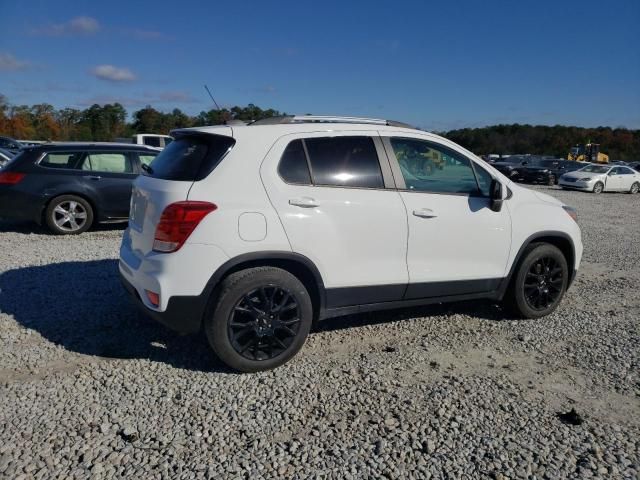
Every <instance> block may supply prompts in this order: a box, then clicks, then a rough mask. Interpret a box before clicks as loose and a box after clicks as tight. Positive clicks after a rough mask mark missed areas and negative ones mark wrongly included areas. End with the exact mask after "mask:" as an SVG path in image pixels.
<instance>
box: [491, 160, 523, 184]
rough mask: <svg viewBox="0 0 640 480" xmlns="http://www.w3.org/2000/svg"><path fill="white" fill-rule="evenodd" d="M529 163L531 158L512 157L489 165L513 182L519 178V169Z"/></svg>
mask: <svg viewBox="0 0 640 480" xmlns="http://www.w3.org/2000/svg"><path fill="white" fill-rule="evenodd" d="M530 161H531V158H530V157H528V156H520V155H512V156H510V157H507V158H502V159H500V161H498V162H493V163H491V166H492V167H493V168H495V169H496V170H498V171H499V172H500V173H501V174H503V175H504V176H505V177H507V178H509V179H511V180H513V181H514V182H515V181H517V179H518V178H520V176H521V173H520V169H521V168H522V167H524V166H525V165H526V164H527V163H528V162H530Z"/></svg>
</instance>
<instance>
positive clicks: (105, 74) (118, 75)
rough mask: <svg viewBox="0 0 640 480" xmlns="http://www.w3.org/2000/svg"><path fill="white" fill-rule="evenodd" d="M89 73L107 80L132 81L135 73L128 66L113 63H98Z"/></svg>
mask: <svg viewBox="0 0 640 480" xmlns="http://www.w3.org/2000/svg"><path fill="white" fill-rule="evenodd" d="M91 75H93V76H94V77H96V78H99V79H100V80H107V81H108V82H132V81H133V80H135V79H136V76H135V74H134V73H133V72H132V71H131V70H129V69H128V68H120V67H115V66H113V65H98V66H97V67H95V68H93V69H92V70H91Z"/></svg>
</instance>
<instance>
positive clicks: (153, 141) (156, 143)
mask: <svg viewBox="0 0 640 480" xmlns="http://www.w3.org/2000/svg"><path fill="white" fill-rule="evenodd" d="M116 142H119V143H135V144H138V145H147V146H148V147H154V148H157V149H160V150H162V149H163V148H164V147H166V146H167V145H169V144H170V143H171V142H173V137H170V136H169V135H157V134H155V133H138V134H137V135H133V136H132V137H131V138H116Z"/></svg>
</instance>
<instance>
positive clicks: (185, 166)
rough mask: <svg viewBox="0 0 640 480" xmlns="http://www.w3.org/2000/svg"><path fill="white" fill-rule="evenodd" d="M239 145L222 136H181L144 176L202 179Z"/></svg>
mask: <svg viewBox="0 0 640 480" xmlns="http://www.w3.org/2000/svg"><path fill="white" fill-rule="evenodd" d="M234 144H235V140H234V139H233V138H229V137H223V136H221V135H197V136H196V135H189V136H183V137H179V138H177V139H176V140H174V141H173V142H171V144H169V145H168V146H167V147H165V149H164V150H163V151H162V152H161V153H160V154H159V155H158V156H157V157H156V158H155V160H153V161H152V162H151V165H149V167H150V168H149V169H145V170H144V175H147V176H150V177H154V178H160V179H162V180H178V181H188V182H193V181H198V180H202V179H203V178H205V177H206V176H207V175H209V174H210V173H211V172H212V171H213V169H214V168H216V166H218V163H220V160H222V158H223V157H224V156H225V155H226V153H227V152H228V151H229V150H230V149H231V147H232V146H233V145H234Z"/></svg>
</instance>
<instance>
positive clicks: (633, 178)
mask: <svg viewBox="0 0 640 480" xmlns="http://www.w3.org/2000/svg"><path fill="white" fill-rule="evenodd" d="M558 184H559V185H560V186H561V187H562V188H566V189H576V190H585V191H588V192H593V193H602V192H629V193H638V190H640V173H638V172H636V171H635V170H633V169H632V168H629V167H620V166H612V165H588V166H586V167H584V168H582V169H580V170H576V171H575V172H571V173H567V174H565V175H563V176H562V177H560V181H559V182H558Z"/></svg>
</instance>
